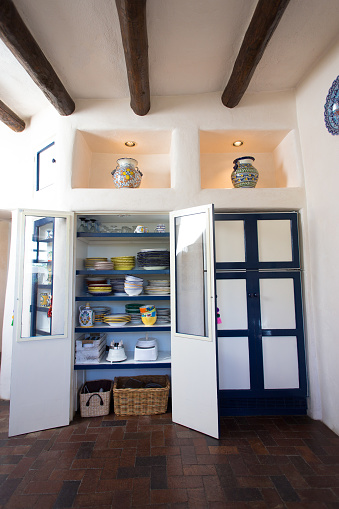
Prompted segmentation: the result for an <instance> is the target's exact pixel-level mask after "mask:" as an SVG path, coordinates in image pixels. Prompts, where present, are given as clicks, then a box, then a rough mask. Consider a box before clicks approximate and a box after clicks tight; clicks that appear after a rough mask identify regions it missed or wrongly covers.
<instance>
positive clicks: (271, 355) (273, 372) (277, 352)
mask: <svg viewBox="0 0 339 509" xmlns="http://www.w3.org/2000/svg"><path fill="white" fill-rule="evenodd" d="M262 345H263V361H264V386H265V389H298V388H299V368H298V350H297V338H296V336H281V337H280V336H271V337H264V338H263V340H262Z"/></svg>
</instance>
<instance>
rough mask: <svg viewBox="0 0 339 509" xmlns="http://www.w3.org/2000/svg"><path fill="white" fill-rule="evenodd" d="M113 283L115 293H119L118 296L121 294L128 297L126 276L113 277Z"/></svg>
mask: <svg viewBox="0 0 339 509" xmlns="http://www.w3.org/2000/svg"><path fill="white" fill-rule="evenodd" d="M111 285H112V288H113V293H114V295H117V296H118V297H119V296H120V297H121V296H124V297H126V292H125V278H124V277H121V278H116V279H111Z"/></svg>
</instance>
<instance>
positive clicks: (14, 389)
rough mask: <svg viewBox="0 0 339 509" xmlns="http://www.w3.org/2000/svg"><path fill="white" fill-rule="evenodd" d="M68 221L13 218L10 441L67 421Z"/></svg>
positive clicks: (51, 216)
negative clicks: (15, 222) (14, 285)
mask: <svg viewBox="0 0 339 509" xmlns="http://www.w3.org/2000/svg"><path fill="white" fill-rule="evenodd" d="M72 217H73V215H72V214H64V213H54V212H53V213H46V214H44V213H42V212H29V211H20V213H19V214H18V236H17V238H18V246H17V260H16V266H17V271H16V272H17V277H18V285H17V296H16V297H17V298H16V303H17V304H16V309H15V310H14V330H13V333H14V337H15V338H16V341H13V349H12V373H11V401H10V418H9V434H10V436H13V435H20V434H23V433H30V432H32V431H38V430H43V429H47V428H54V427H57V426H65V425H67V424H69V421H70V415H71V400H70V395H71V379H72V371H71V366H72V323H71V322H72V320H68V316H71V308H72V305H71V303H72V299H71V291H72V284H70V283H71V282H72V265H73V264H72V261H73V248H72V242H71V239H72V235H71V234H72V222H71V219H72Z"/></svg>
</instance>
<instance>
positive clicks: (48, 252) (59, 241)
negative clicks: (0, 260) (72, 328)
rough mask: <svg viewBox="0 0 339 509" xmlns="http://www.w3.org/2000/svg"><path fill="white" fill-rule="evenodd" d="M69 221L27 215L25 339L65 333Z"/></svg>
mask: <svg viewBox="0 0 339 509" xmlns="http://www.w3.org/2000/svg"><path fill="white" fill-rule="evenodd" d="M66 221H67V220H66V218H65V217H38V216H28V215H27V216H25V233H24V254H23V285H22V296H21V302H22V307H21V334H20V337H21V338H23V339H24V338H35V337H41V336H54V335H64V334H65V316H66V307H65V306H66V302H67V295H66V292H67V284H66V283H67V281H66V272H67V271H66V267H67V257H66V243H67V242H66V235H67V228H66Z"/></svg>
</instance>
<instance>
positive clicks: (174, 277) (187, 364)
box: [170, 205, 219, 438]
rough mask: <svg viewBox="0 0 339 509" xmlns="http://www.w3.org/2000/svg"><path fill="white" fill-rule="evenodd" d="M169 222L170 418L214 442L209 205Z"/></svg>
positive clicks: (216, 419) (180, 213)
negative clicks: (170, 296)
mask: <svg viewBox="0 0 339 509" xmlns="http://www.w3.org/2000/svg"><path fill="white" fill-rule="evenodd" d="M170 220H171V288H172V297H173V298H172V337H171V358H172V368H171V378H172V418H173V421H174V422H176V423H178V424H181V425H183V426H186V427H188V428H192V429H194V430H196V431H200V432H201V433H205V434H206V435H210V436H212V437H215V438H219V414H218V397H217V395H218V377H217V348H216V309H215V267H214V265H215V264H214V238H213V231H214V228H213V205H207V206H203V207H196V208H193V209H186V210H180V211H175V212H172V213H171V214H170Z"/></svg>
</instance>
